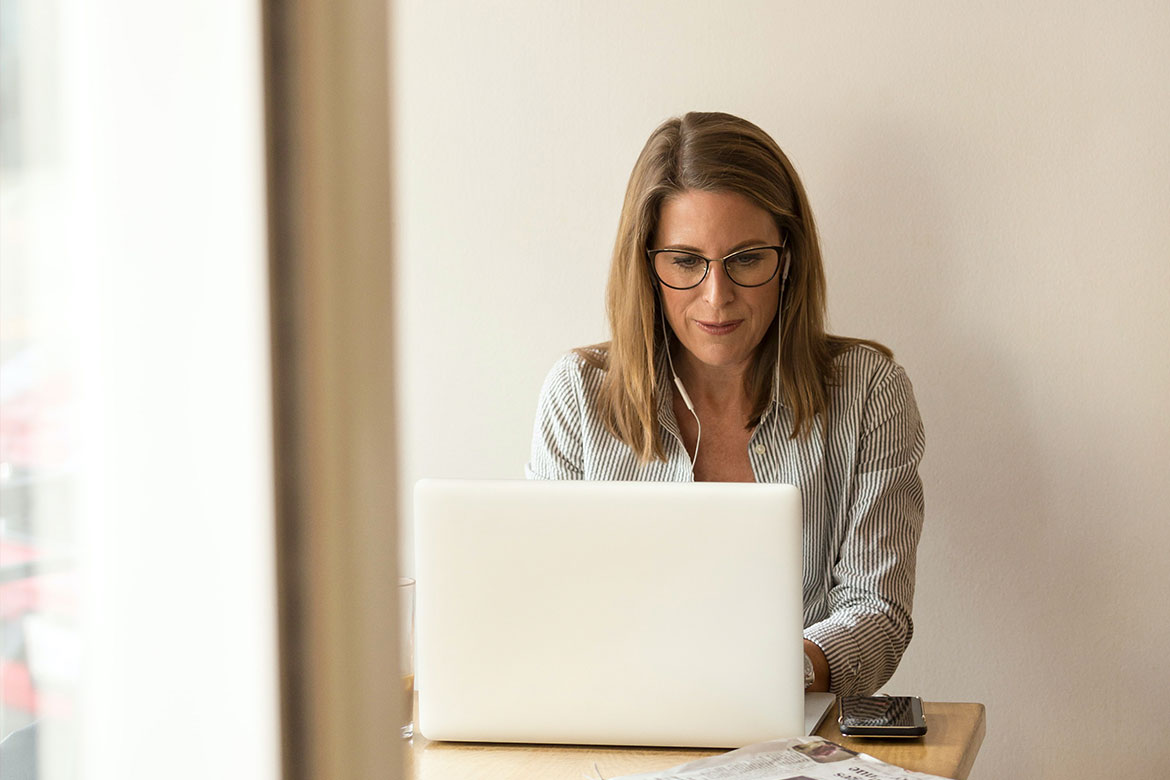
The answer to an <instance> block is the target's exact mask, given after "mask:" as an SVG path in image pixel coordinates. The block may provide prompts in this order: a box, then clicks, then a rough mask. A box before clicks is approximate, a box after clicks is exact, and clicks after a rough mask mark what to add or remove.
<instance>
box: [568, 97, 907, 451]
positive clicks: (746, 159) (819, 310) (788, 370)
mask: <svg viewBox="0 0 1170 780" xmlns="http://www.w3.org/2000/svg"><path fill="white" fill-rule="evenodd" d="M687 190H707V191H726V192H736V193H739V194H741V195H744V196H746V197H747V198H749V199H750V200H751V201H753V202H754V203H755V204H757V205H758V206H760V208H762V209H764V210H765V211H767V212H768V213H770V214H771V215H772V217H773V219H775V221H776V226H777V227H778V228H779V230H780V235H781V237H782V241H784V243H785V246H786V250H787V252H788V253H789V256H790V259H791V265H790V268H789V272H788V282H787V285H786V287H785V292H784V300H782V301H781V302H780V304H781V305H780V308H779V310H778V312H777V317H781V316H782V317H783V328H782V331H783V343H782V344H781V345H780V348H779V355H780V361H779V364H780V369H781V370H780V371H779V376H780V398H781V399H782V400H783V401H784V402H785V403H786V404H787V405H788V406H789V407H790V408H791V409H792V411H793V429H792V431H791V433H790V436H791V437H796V436H797V435H802V436H807V435H808V433H809V432H810V431H811V430H812V425H813V418H814V417H815V416H816V415H817V414H821V413H824V411H825V409H826V406H827V399H828V392H829V386H830V384H831V382H832V381H833V376H832V363H833V359H834V358H835V357H836V356H837V355H838V354H839V353H840V352H841V351H843V350H844V349H846V348H847V347H849V346H851V345H854V344H867V345H869V346H871V347H873V348H875V349H878V350H879V351H881V352H883V353H884V354H886V355H887V356H891V357H892V353H891V352H890V350H889V349H888V348H886V347H884V346H882V345H880V344H877V343H875V342H871V341H865V340H862V339H850V338H843V337H839V336H831V335H828V334H826V333H825V326H824V322H825V272H824V268H823V266H822V262H821V250H820V243H819V241H818V239H817V230H816V224H815V223H814V221H813V215H812V209H811V208H810V207H809V203H808V197H807V196H806V195H805V192H804V187H803V186H802V185H801V183H800V178H799V177H798V176H797V175H796V170H795V169H794V168H793V166H792V163H791V162H789V160H788V158H787V157H786V156H785V155H784V152H782V151H781V150H780V147H779V146H778V145H777V144H776V142H775V141H773V140H772V138H771V137H770V136H769V135H768V134H767V133H765V132H764V131H763V130H761V129H760V128H758V127H756V126H755V125H754V124H752V123H751V122H748V121H747V120H744V119H740V118H739V117H735V116H731V115H730V114H722V113H698V112H692V113H689V114H686V115H685V116H683V117H676V118H673V119H669V120H667V121H666V122H663V123H662V124H661V125H660V126H659V127H658V128H657V129H656V130H655V131H654V132H653V133H651V135H650V138H649V140H648V141H647V142H646V145H645V147H643V149H642V153H641V154H640V155H638V160H637V162H636V163H634V170H633V172H632V173H631V174H630V181H629V184H628V185H627V187H626V197H625V202H624V203H623V204H622V213H621V220H620V221H619V223H618V233H617V241H616V242H615V244H614V249H613V260H612V263H611V265H610V271H609V283H608V286H607V289H606V309H607V312H608V315H609V324H610V333H611V336H612V340H611V341H610V342H609V343H608V344H603V345H598V347H595V348H593V349H583V350H580V351H579V354H580V355H581V356H582V357H583V358H584V359H585V360H586V361H588V362H589V363H590V364H592V365H594V366H596V367H598V368H602V369H604V370H605V376H604V378H603V380H602V386H601V394H600V404H601V408H600V413H601V417H602V419H603V420H604V421H605V425H606V428H607V429H608V430H609V432H610V433H611V434H612V435H614V436H615V437H617V438H618V439H620V440H621V441H623V442H624V443H625V444H626V445H628V446H629V447H630V448H631V449H633V450H634V452H636V453H637V454H638V456H639V457H640V458H641V459H642V460H643V461H649V460H651V459H658V460H665V459H666V455H665V449H664V447H663V444H662V441H661V438H660V436H659V427H658V404H657V398H658V393H659V392H660V390H669V386H668V387H667V388H660V387H658V385H659V378H658V374H657V371H656V361H657V360H658V356H659V354H660V352H661V351H662V350H663V349H665V348H666V345H665V343H664V337H663V333H662V329H661V327H660V325H659V313H658V306H659V301H658V295H657V294H656V292H657V291H656V284H657V282H656V280H655V279H654V278H653V275H652V273H651V271H650V267H649V263H648V262H647V259H646V250H647V248H648V242H649V241H650V239H651V237H652V236H653V235H654V232H655V229H656V227H657V223H658V216H659V211H660V209H661V207H662V204H663V203H664V202H665V201H666V200H668V199H669V198H671V197H674V196H676V195H678V194H680V193H683V192H685V191H687ZM776 342H777V328H776V327H775V323H773V327H771V328H769V329H768V332H767V335H766V336H765V337H764V339H763V341H762V342H761V343H760V348H759V349H758V350H757V351H756V354H755V357H754V359H753V363H752V366H751V368H750V369H749V370H748V372H747V375H746V376H745V379H744V385H745V386H744V390H745V392H746V393H747V395H748V398H749V399H751V402H752V405H751V409H752V412H751V415H750V418H749V420H748V425H747V427H748V428H749V429H750V428H754V427H755V426H756V425H757V424H758V423H759V421H760V417H761V416H762V415H763V413H764V410H765V409H766V408H767V405H768V404H769V403H770V401H771V397H772V377H773V375H774V374H776V373H777V372H776V371H775V368H776V365H777V344H776Z"/></svg>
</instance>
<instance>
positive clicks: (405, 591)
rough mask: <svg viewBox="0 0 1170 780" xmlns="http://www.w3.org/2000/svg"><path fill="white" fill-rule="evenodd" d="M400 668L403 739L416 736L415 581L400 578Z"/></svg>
mask: <svg viewBox="0 0 1170 780" xmlns="http://www.w3.org/2000/svg"><path fill="white" fill-rule="evenodd" d="M398 615H399V620H398V667H399V671H400V672H401V674H402V738H403V739H410V738H411V737H413V736H414V580H412V579H410V578H409V577H399V578H398Z"/></svg>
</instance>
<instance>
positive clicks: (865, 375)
mask: <svg viewBox="0 0 1170 780" xmlns="http://www.w3.org/2000/svg"><path fill="white" fill-rule="evenodd" d="M834 341H835V344H834V347H835V349H834V355H833V362H832V372H833V376H832V381H831V382H830V385H831V386H832V387H836V388H841V389H844V390H846V392H848V393H850V394H854V393H858V392H861V393H866V392H868V391H871V390H872V389H873V388H875V387H877V386H880V385H883V384H886V383H887V382H890V381H901V380H905V379H906V370H905V369H904V368H902V366H901V365H900V364H899V363H898V362H897V361H896V360H894V356H893V353H892V352H891V351H890V350H889V348H887V347H885V346H883V345H881V344H878V343H877V342H874V341H867V340H865V339H846V338H835V339H834ZM906 381H908V380H906Z"/></svg>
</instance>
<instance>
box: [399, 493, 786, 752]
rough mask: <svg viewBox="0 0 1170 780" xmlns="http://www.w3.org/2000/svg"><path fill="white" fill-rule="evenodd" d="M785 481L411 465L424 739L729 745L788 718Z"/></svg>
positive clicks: (778, 727)
mask: <svg viewBox="0 0 1170 780" xmlns="http://www.w3.org/2000/svg"><path fill="white" fill-rule="evenodd" d="M800 516H801V513H800V494H799V491H798V490H797V489H796V488H795V487H793V486H791V485H758V484H725V483H687V484H681V483H639V482H530V481H446V480H424V481H422V482H420V483H418V485H417V486H416V489H415V520H416V529H415V538H416V562H415V563H416V575H417V580H418V585H417V599H418V602H417V613H416V614H417V626H416V634H415V636H416V686H417V689H418V692H419V722H418V724H417V727H418V728H419V729H420V731H421V732H422V733H423V734H424V735H425V736H426V737H428V738H430V739H447V740H471V741H490V742H542V743H569V744H614V745H662V746H703V747H737V746H741V745H746V744H749V743H752V742H758V741H761V740H765V739H771V738H776V737H783V736H795V735H800V734H803V733H804V694H803V671H802V668H803V661H802V657H801V656H802V653H803V648H802V642H801V629H802V626H803V619H802V597H801V521H800Z"/></svg>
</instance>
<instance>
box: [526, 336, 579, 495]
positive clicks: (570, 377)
mask: <svg viewBox="0 0 1170 780" xmlns="http://www.w3.org/2000/svg"><path fill="white" fill-rule="evenodd" d="M581 360H582V358H579V357H578V356H577V355H575V354H572V353H570V354H568V355H565V356H564V357H562V358H561V359H560V360H559V361H557V363H556V365H554V366H553V367H552V370H551V371H549V373H548V376H547V377H546V378H545V380H544V386H543V387H542V388H541V390H540V400H539V401H538V402H537V406H536V422H535V423H534V424H533V429H532V456H531V458H530V459H529V461H528V464H527V465H526V466H525V467H524V476H525V477H526V478H527V479H562V480H569V479H584V476H585V470H584V465H583V457H584V456H583V452H584V448H583V446H582V431H581V415H582V412H581V405H582V402H583V398H584V389H583V387H584V385H583V382H582V378H581V366H580V361H581Z"/></svg>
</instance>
